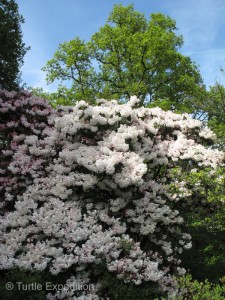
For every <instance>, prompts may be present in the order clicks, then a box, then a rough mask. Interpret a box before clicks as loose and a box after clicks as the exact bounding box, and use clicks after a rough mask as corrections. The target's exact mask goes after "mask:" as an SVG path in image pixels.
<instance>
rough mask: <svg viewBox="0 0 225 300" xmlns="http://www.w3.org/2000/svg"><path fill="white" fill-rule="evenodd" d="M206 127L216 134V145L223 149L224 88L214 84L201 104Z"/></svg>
mask: <svg viewBox="0 0 225 300" xmlns="http://www.w3.org/2000/svg"><path fill="white" fill-rule="evenodd" d="M203 109H204V110H205V112H206V119H207V122H208V126H209V127H210V128H211V129H212V130H213V131H214V132H215V133H216V135H217V138H218V144H219V146H220V147H221V148H223V149H224V147H225V87H224V86H223V85H222V84H220V83H218V82H216V83H215V85H214V86H212V87H210V90H209V94H208V98H207V100H206V101H204V103H203Z"/></svg>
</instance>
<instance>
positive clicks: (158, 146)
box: [0, 97, 223, 299]
mask: <svg viewBox="0 0 225 300" xmlns="http://www.w3.org/2000/svg"><path fill="white" fill-rule="evenodd" d="M50 117H51V122H50V123H51V124H52V115H51V116H49V118H50ZM46 128H47V129H46V130H45V131H44V134H42V135H38V134H35V133H33V134H30V135H27V136H26V138H24V139H23V143H21V144H20V145H19V146H18V147H17V148H16V150H15V153H14V154H13V156H12V159H11V162H10V163H9V166H8V167H7V169H8V172H11V174H12V177H13V174H15V176H18V173H19V172H21V174H22V175H21V176H23V177H27V178H29V180H28V181H27V182H28V183H29V184H27V187H26V189H24V191H23V193H19V192H18V194H17V195H16V199H15V196H12V193H11V189H10V188H9V187H8V189H5V190H4V197H3V203H2V216H1V221H0V238H1V246H0V267H1V269H10V268H13V267H20V268H25V269H29V270H38V271H48V272H50V273H51V274H53V275H55V276H57V275H58V274H60V273H66V274H67V275H68V279H67V282H65V283H67V284H68V285H69V284H72V283H75V282H83V283H89V284H93V285H94V287H95V288H94V289H92V290H86V291H78V292H77V291H75V290H73V289H68V288H66V289H64V290H61V291H58V292H56V293H51V294H49V295H48V298H49V299H66V297H70V296H76V297H77V298H76V299H100V297H99V296H98V295H99V293H98V292H99V290H100V289H101V285H100V284H99V283H100V282H98V277H99V276H100V275H101V274H100V273H101V269H102V266H103V267H104V268H105V270H108V272H111V273H113V274H115V276H117V277H118V278H119V279H120V280H122V281H124V282H125V283H127V284H129V283H131V282H132V283H134V284H136V285H140V284H142V283H143V282H149V283H154V284H157V286H158V288H159V289H160V290H161V291H162V292H166V293H168V294H169V295H174V293H176V282H175V281H174V279H173V277H172V275H182V274H183V273H184V272H185V270H184V269H183V268H182V263H181V262H180V260H179V254H180V253H182V251H183V249H189V248H190V247H191V237H190V235H188V234H186V233H185V232H183V230H182V223H183V218H182V217H181V216H180V215H179V211H178V210H177V209H175V208H176V207H177V203H178V202H179V199H180V198H183V197H185V195H186V196H188V191H186V190H185V185H184V184H182V183H181V184H180V186H181V191H180V194H179V193H177V194H176V195H173V194H170V192H169V189H168V187H169V185H170V184H171V181H172V180H173V179H172V177H171V176H170V170H171V169H172V168H174V166H176V165H177V164H179V165H180V166H182V163H183V162H185V163H188V164H193V168H198V167H201V166H204V165H207V166H211V167H212V168H216V166H217V165H218V164H219V163H220V162H221V161H222V159H223V154H222V152H219V151H218V150H213V149H210V148H209V147H208V148H207V146H203V145H206V144H207V140H208V139H213V137H214V136H213V133H212V132H211V131H210V130H209V129H207V128H204V127H203V125H202V123H201V122H200V121H197V120H193V119H191V118H190V117H189V116H188V115H187V114H182V115H178V114H174V113H172V112H165V111H162V110H161V109H160V108H152V109H149V108H144V107H139V100H138V99H137V98H136V97H132V98H131V99H130V101H129V102H128V103H126V104H118V102H117V101H114V100H112V101H106V100H99V103H98V105H96V106H92V105H89V104H88V103H86V102H84V101H80V102H78V103H77V104H76V106H75V107H74V108H73V111H68V113H65V114H62V115H59V114H58V115H57V114H56V113H55V112H54V125H53V126H50V125H49V124H48V126H47V127H46ZM6 154H7V153H6ZM24 166H27V169H26V172H24V171H23V170H24ZM176 180H178V179H176ZM100 266H101V268H100Z"/></svg>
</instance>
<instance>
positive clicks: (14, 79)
mask: <svg viewBox="0 0 225 300" xmlns="http://www.w3.org/2000/svg"><path fill="white" fill-rule="evenodd" d="M23 23H24V18H23V17H22V16H21V15H20V14H19V11H18V5H17V4H16V2H15V1H14V0H2V1H1V2H0V45H1V47H0V89H6V90H9V91H12V90H19V89H20V88H21V78H20V75H21V74H20V67H21V66H22V64H23V57H24V55H25V54H26V52H27V51H28V50H29V47H25V44H24V43H23V41H22V31H21V24H23Z"/></svg>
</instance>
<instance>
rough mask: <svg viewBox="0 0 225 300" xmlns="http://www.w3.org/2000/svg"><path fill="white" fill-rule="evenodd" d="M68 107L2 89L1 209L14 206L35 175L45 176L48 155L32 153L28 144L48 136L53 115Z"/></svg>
mask: <svg viewBox="0 0 225 300" xmlns="http://www.w3.org/2000/svg"><path fill="white" fill-rule="evenodd" d="M65 110H66V109H65V108H63V109H61V108H59V109H58V111H55V110H53V109H52V107H51V106H50V105H49V104H48V102H47V101H46V100H44V99H41V98H38V97H35V96H32V95H31V94H30V93H29V92H27V91H21V92H19V93H16V92H7V91H5V90H0V186H1V188H0V197H1V203H0V207H1V208H2V207H4V206H5V205H12V204H11V202H13V201H15V197H16V196H18V195H20V194H22V193H23V192H24V191H25V189H26V187H27V186H28V185H30V184H31V183H32V182H33V179H34V178H36V177H37V176H42V175H43V172H44V171H45V170H44V165H45V163H46V157H45V158H43V157H42V158H39V157H38V156H32V155H30V154H31V153H30V152H29V151H28V145H30V144H33V143H34V142H35V141H37V140H39V143H41V140H42V139H44V137H47V136H49V135H50V134H51V130H52V127H53V124H54V118H55V117H56V116H57V115H58V116H60V115H63V113H64V111H65ZM67 110H69V108H67Z"/></svg>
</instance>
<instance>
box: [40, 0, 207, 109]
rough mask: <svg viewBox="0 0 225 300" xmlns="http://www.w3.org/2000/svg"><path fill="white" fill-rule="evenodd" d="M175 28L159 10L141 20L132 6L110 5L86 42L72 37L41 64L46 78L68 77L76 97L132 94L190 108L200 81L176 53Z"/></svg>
mask: <svg viewBox="0 0 225 300" xmlns="http://www.w3.org/2000/svg"><path fill="white" fill-rule="evenodd" d="M176 29H177V28H176V24H175V21H173V20H172V19H171V18H169V17H168V16H164V15H163V14H161V13H156V14H152V15H151V19H150V20H149V21H147V19H146V18H145V17H144V15H143V14H141V13H139V12H136V11H134V7H133V5H129V6H127V7H124V6H122V5H115V6H114V9H113V11H112V12H111V13H110V15H109V18H108V20H107V23H106V25H104V26H103V27H102V28H100V29H99V31H98V32H97V33H95V34H94V35H93V36H92V38H91V40H90V41H89V42H84V41H81V40H80V39H79V38H78V37H76V38H75V39H74V40H71V41H69V42H65V43H63V44H61V45H60V46H59V48H58V50H57V51H56V53H55V54H54V57H53V59H51V60H50V61H48V62H47V64H46V66H45V67H44V68H43V69H44V70H45V71H46V72H47V81H48V82H49V83H51V82H53V81H54V80H55V79H59V80H61V81H62V82H63V81H70V82H72V86H71V90H73V92H74V96H75V99H77V100H79V99H87V100H92V101H94V100H95V99H96V98H105V99H118V100H121V101H124V100H125V101H126V100H128V99H129V97H130V96H131V95H137V96H138V97H139V98H140V99H141V103H142V104H143V103H144V104H146V105H152V104H154V106H156V105H160V106H161V107H163V108H165V109H172V110H174V109H176V110H179V111H185V110H186V111H190V112H193V111H195V100H196V98H198V97H199V96H200V95H202V92H204V87H203V82H202V78H201V76H200V73H199V71H198V68H197V66H196V65H195V64H194V63H193V62H192V61H191V60H190V58H189V57H187V56H184V55H182V54H181V53H179V51H178V50H179V49H180V48H181V46H182V44H183V39H182V37H181V36H178V35H176Z"/></svg>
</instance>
